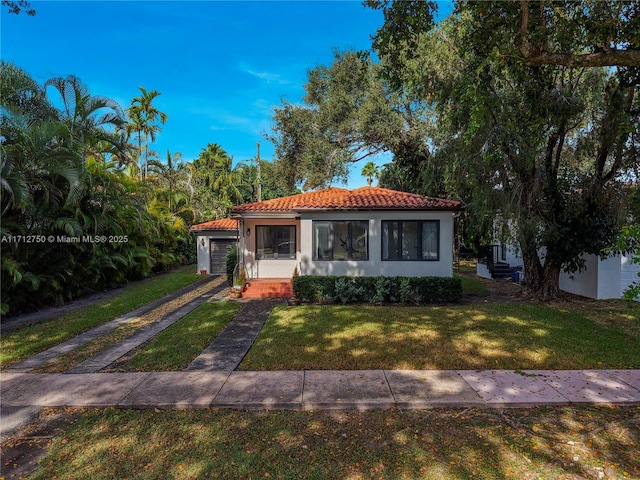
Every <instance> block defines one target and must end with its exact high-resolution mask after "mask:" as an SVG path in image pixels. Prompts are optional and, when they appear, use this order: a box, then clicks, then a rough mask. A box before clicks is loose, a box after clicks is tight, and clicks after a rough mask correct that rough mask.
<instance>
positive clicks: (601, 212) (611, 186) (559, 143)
mask: <svg viewBox="0 0 640 480" xmlns="http://www.w3.org/2000/svg"><path fill="white" fill-rule="evenodd" d="M366 4H367V5H368V6H370V7H372V8H378V9H381V10H383V13H384V14H385V24H384V26H383V27H382V28H381V29H380V30H379V31H378V32H377V34H376V36H375V37H374V48H375V49H376V53H377V54H378V57H379V59H380V61H379V67H377V66H373V67H372V68H373V69H374V70H375V69H376V68H379V69H380V72H381V75H382V77H383V78H385V79H386V80H387V81H388V82H389V84H390V86H391V89H390V91H389V90H386V91H388V92H389V93H388V94H387V96H386V99H387V101H389V102H392V104H393V103H395V102H394V94H395V95H397V97H398V98H400V99H403V100H404V101H406V102H408V103H409V105H411V110H410V111H411V113H416V112H418V115H412V116H410V115H404V116H403V118H404V119H405V120H406V123H407V124H408V125H411V126H412V128H410V129H408V130H406V132H405V133H406V137H408V138H409V141H405V144H408V145H411V146H412V148H403V149H394V148H390V150H391V151H392V152H393V153H394V160H393V162H392V164H390V165H388V166H386V167H385V169H384V170H383V172H382V174H381V179H380V183H381V185H383V186H393V187H395V188H401V189H406V190H410V191H419V192H420V193H426V194H428V195H435V196H443V195H449V196H455V197H458V198H461V199H462V200H463V201H464V202H465V203H466V205H467V206H468V208H467V212H468V213H469V216H468V217H467V218H465V219H464V229H463V232H464V234H465V235H466V236H467V238H465V243H467V244H468V245H473V244H476V243H478V242H480V241H482V240H486V238H484V237H487V236H491V233H492V227H491V220H492V219H493V218H495V216H496V212H497V211H499V212H500V218H501V219H503V220H504V222H505V226H507V227H508V228H504V229H503V230H504V231H508V232H509V234H510V235H511V236H512V238H513V239H514V240H515V242H516V243H517V244H519V247H520V250H521V252H522V253H523V257H524V263H525V268H526V270H527V275H528V287H529V288H531V289H532V290H534V292H535V293H536V294H538V295H540V296H543V297H545V296H549V297H553V296H555V295H556V294H557V292H558V290H559V286H558V279H559V273H560V271H561V270H562V269H565V270H567V271H575V270H577V269H580V268H582V267H583V265H584V264H583V262H582V260H581V258H582V256H583V254H585V253H598V252H599V251H600V250H601V249H602V248H604V247H606V246H608V245H611V243H612V241H613V239H614V238H615V235H616V233H617V231H618V229H619V225H620V221H624V220H625V212H624V210H623V209H622V208H621V207H620V205H621V203H622V200H621V197H622V195H621V193H620V190H621V189H620V188H619V185H618V184H617V180H618V179H619V178H623V177H624V176H625V175H626V176H632V175H633V173H632V172H637V169H638V165H639V164H638V157H637V152H638V149H639V148H640V145H639V144H638V140H639V139H640V130H639V129H640V113H639V112H640V109H639V108H638V106H639V97H638V86H639V85H640V76H639V75H638V68H640V45H639V44H638V42H637V40H636V38H637V37H638V36H637V35H634V34H632V32H637V29H638V18H639V17H638V9H637V2H631V1H625V2H619V1H613V0H611V1H606V2H594V1H592V0H581V1H578V2H544V1H543V2H529V1H523V2H503V1H495V2H494V1H484V2H466V1H460V2H457V5H456V14H455V16H452V17H450V18H448V19H444V20H443V21H441V22H440V23H439V24H438V26H437V28H433V27H434V25H433V16H432V12H433V11H434V10H435V7H436V5H434V4H432V3H431V2H397V1H396V2H392V1H369V2H366ZM631 39H633V40H631ZM613 65H615V66H617V68H615V69H611V68H587V69H585V68H584V67H604V66H613ZM378 76H380V74H378ZM420 113H422V115H420ZM416 117H417V119H416ZM420 120H421V121H420ZM430 121H431V122H433V124H434V125H436V126H437V128H429V122H430ZM355 125H358V124H357V123H355ZM412 133H414V134H415V133H418V134H417V135H416V136H414V137H411V134H412ZM411 138H413V139H417V141H413V142H412V141H410V139H411ZM427 145H428V146H430V148H426V146H427ZM487 219H489V221H487ZM487 234H488V235H487ZM489 240H491V239H489ZM542 251H543V252H545V253H544V256H541V255H540V254H539V252H542Z"/></svg>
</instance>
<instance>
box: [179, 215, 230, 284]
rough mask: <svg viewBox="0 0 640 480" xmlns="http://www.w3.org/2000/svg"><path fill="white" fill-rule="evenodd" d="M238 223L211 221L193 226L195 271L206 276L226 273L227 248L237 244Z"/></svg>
mask: <svg viewBox="0 0 640 480" xmlns="http://www.w3.org/2000/svg"><path fill="white" fill-rule="evenodd" d="M238 225H239V221H238V220H237V219H235V218H224V219H221V220H211V221H209V222H205V223H200V224H198V225H193V226H192V227H191V229H190V231H191V232H192V233H194V234H195V235H196V248H197V254H198V268H197V271H198V272H200V273H205V274H207V275H225V274H226V273H227V266H226V256H227V252H228V251H229V247H231V246H233V245H237V244H238Z"/></svg>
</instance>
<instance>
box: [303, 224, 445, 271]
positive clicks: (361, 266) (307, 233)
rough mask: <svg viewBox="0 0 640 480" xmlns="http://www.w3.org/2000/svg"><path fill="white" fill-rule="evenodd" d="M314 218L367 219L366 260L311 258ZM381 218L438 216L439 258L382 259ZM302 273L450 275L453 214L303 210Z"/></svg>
mask: <svg viewBox="0 0 640 480" xmlns="http://www.w3.org/2000/svg"><path fill="white" fill-rule="evenodd" d="M313 220H335V221H344V220H366V221H368V222H369V238H368V242H369V245H368V247H369V248H368V249H369V259H368V260H358V261H356V260H336V261H334V260H315V261H314V260H313ZM382 220H440V241H439V250H440V251H439V260H437V261H407V260H404V261H383V260H382V237H381V232H382ZM300 232H301V237H300V245H301V255H300V273H301V274H302V275H349V276H363V277H366V276H377V275H384V276H396V275H403V276H408V277H426V276H438V277H452V276H453V216H452V214H451V212H386V211H385V212H328V213H313V214H303V215H301V220H300Z"/></svg>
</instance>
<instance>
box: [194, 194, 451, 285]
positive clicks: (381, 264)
mask: <svg viewBox="0 0 640 480" xmlns="http://www.w3.org/2000/svg"><path fill="white" fill-rule="evenodd" d="M462 208H463V206H462V203H461V202H458V201H455V200H445V199H441V198H431V197H425V196H422V195H417V194H412V193H405V192H399V191H395V190H389V189H385V188H378V187H362V188H358V189H355V190H346V189H343V188H328V189H324V190H315V191H311V192H306V193H301V194H298V195H291V196H288V197H282V198H275V199H271V200H264V201H262V202H254V203H249V204H245V205H239V206H237V207H234V208H233V213H234V214H235V215H237V216H238V219H237V220H236V221H237V222H238V225H237V228H238V230H237V237H238V243H239V252H240V261H241V262H242V263H243V264H244V267H245V271H246V275H247V278H249V279H258V278H291V277H292V276H293V274H294V271H295V270H296V269H297V271H298V273H299V274H300V275H349V276H377V275H385V276H396V275H402V276H416V277H417V276H440V277H451V276H453V239H454V234H453V230H454V219H455V217H456V216H457V214H458V212H459V211H460V210H461V209H462ZM208 223H209V222H208ZM204 225H207V224H201V225H196V226H195V227H193V229H192V230H193V231H194V232H196V234H197V235H198V236H199V237H198V238H199V240H198V242H199V243H198V268H199V269H204V267H205V266H206V265H207V262H209V263H211V261H210V260H209V258H210V256H211V245H213V244H212V242H214V241H215V239H216V237H213V236H210V235H211V234H214V233H215V232H216V231H219V230H216V229H212V227H204ZM215 227H219V225H217V224H216V225H215ZM207 228H210V229H209V230H207ZM205 232H206V233H205ZM205 235H206V236H208V238H209V241H207V240H205V241H204V243H203V245H202V246H201V244H200V242H201V240H200V238H201V237H205ZM231 236H232V235H231ZM207 245H209V247H207ZM215 245H216V247H217V244H215ZM209 272H210V273H213V271H212V270H209Z"/></svg>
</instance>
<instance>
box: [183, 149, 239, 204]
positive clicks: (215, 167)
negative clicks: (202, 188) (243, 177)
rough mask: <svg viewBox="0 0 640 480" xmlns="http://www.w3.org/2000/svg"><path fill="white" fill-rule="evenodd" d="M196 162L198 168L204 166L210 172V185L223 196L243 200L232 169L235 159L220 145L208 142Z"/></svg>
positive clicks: (233, 199)
mask: <svg viewBox="0 0 640 480" xmlns="http://www.w3.org/2000/svg"><path fill="white" fill-rule="evenodd" d="M194 164H195V165H196V168H202V169H204V170H205V171H206V172H207V173H208V178H207V180H208V181H207V183H208V186H209V187H210V188H212V189H213V190H214V191H215V192H217V193H218V194H219V195H220V196H221V197H223V198H226V199H228V200H230V201H231V202H235V203H241V202H242V193H240V190H239V189H238V187H237V183H238V182H237V181H236V180H237V179H236V175H235V174H234V171H233V169H232V165H233V159H232V158H231V157H230V156H229V154H228V153H227V152H226V151H225V150H224V149H223V148H222V147H221V146H220V145H218V144H215V143H210V144H208V145H207V148H203V149H202V151H201V152H200V155H198V158H197V159H196V160H195V161H194Z"/></svg>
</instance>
